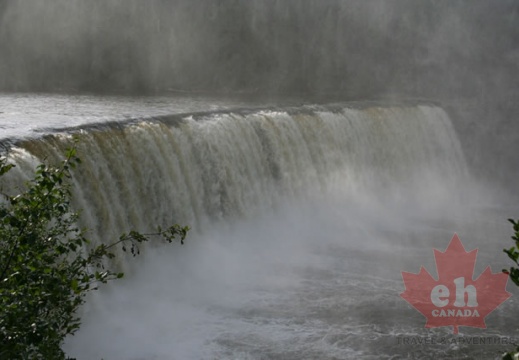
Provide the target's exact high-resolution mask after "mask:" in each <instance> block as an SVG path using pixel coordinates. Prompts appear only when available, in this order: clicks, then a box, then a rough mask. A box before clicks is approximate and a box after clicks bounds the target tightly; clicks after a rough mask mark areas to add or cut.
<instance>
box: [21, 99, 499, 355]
mask: <svg viewBox="0 0 519 360" xmlns="http://www.w3.org/2000/svg"><path fill="white" fill-rule="evenodd" d="M72 133H75V134H76V135H77V136H78V137H79V139H80V142H79V145H78V150H79V154H80V156H81V158H82V160H83V161H82V164H81V166H80V167H79V168H78V169H77V170H76V171H75V173H74V177H73V182H74V186H73V189H74V194H73V195H74V197H73V199H74V202H75V206H76V207H77V208H78V209H82V222H83V225H84V226H86V227H88V228H89V229H90V230H91V231H90V233H89V236H90V237H91V238H93V239H96V240H97V241H110V240H112V239H115V238H116V237H117V236H118V235H119V234H120V233H121V232H125V231H128V230H129V229H131V228H135V229H139V230H144V231H145V230H147V229H148V228H150V227H154V226H155V225H168V224H171V223H174V222H178V223H180V224H188V225H190V226H191V227H192V228H193V230H192V231H191V233H190V235H189V238H188V244H187V245H186V246H184V247H177V246H171V245H170V246H165V245H164V246H162V245H158V246H155V247H146V251H145V253H144V255H143V256H141V257H139V258H137V259H132V260H131V261H123V262H122V263H119V264H114V266H122V267H123V268H124V269H125V271H126V272H129V275H128V277H127V278H126V279H124V280H123V281H119V282H117V283H114V284H112V285H110V286H109V287H107V288H105V289H103V290H102V291H101V292H100V293H98V294H92V295H91V296H90V297H89V299H88V302H87V304H86V306H85V308H84V314H83V317H82V319H83V326H82V329H81V330H80V332H79V333H78V334H77V335H76V336H75V337H71V338H70V339H69V340H68V341H67V344H66V348H67V350H68V351H69V353H70V355H73V356H76V357H77V358H78V359H92V358H100V357H105V356H106V357H108V358H110V359H264V358H265V359H316V358H319V359H337V358H339V359H350V358H369V356H377V357H381V356H382V358H385V357H390V356H392V354H400V353H401V352H402V351H403V348H402V346H401V345H400V346H399V345H398V339H399V338H400V337H401V336H404V335H413V334H414V335H416V334H420V330H421V327H422V326H423V323H422V320H421V316H420V315H418V314H416V313H414V312H412V311H411V310H410V309H409V308H408V307H407V305H406V303H405V302H404V301H403V300H402V299H400V298H399V297H398V293H399V292H401V291H402V287H403V285H402V283H401V280H400V271H401V270H406V269H409V270H412V269H417V268H418V266H419V265H422V264H424V263H425V265H426V266H427V265H428V266H430V267H432V265H431V264H430V263H429V264H428V263H427V261H430V260H431V259H430V258H431V257H425V256H423V254H424V251H425V250H430V248H431V247H432V246H438V245H439V244H442V242H441V241H444V242H445V241H447V240H449V237H450V236H451V235H452V232H454V231H459V230H460V229H461V230H462V231H464V233H463V234H471V236H473V237H474V238H478V239H479V240H477V241H479V245H480V246H481V247H484V246H485V245H484V243H483V242H482V241H480V240H482V239H483V238H484V236H486V235H488V233H487V232H485V230H488V229H490V228H491V226H489V224H490V225H492V224H493V223H491V222H489V220H488V219H487V220H486V222H485V223H484V226H483V228H482V227H481V226H479V227H477V231H476V230H473V231H471V229H472V225H471V226H468V225H467V220H466V219H467V218H468V217H469V216H470V215H469V213H470V214H472V212H469V211H467V209H466V208H464V207H463V205H460V201H461V200H462V198H463V196H462V195H463V192H461V191H459V190H460V189H462V188H463V187H467V185H466V184H467V182H469V178H470V177H469V174H468V171H467V167H466V165H465V161H464V158H463V154H462V152H461V148H460V145H459V142H458V139H457V137H456V134H455V132H454V130H453V127H452V124H451V122H450V119H449V117H448V116H447V114H446V113H445V112H444V111H443V110H442V109H441V108H439V107H436V106H430V105H400V106H381V105H369V104H364V105H356V106H352V105H348V104H343V105H340V104H335V105H327V106H302V107H292V108H286V109H276V110H273V109H271V110H249V111H245V110H242V111H219V112H214V113H204V114H202V113H198V114H193V115H174V116H166V115H162V116H159V117H154V118H146V119H142V120H132V121H131V122H129V123H128V124H126V125H125V124H124V123H111V124H110V123H108V124H107V123H104V124H90V125H82V126H79V127H77V128H70V129H64V130H60V131H54V132H53V133H50V134H49V135H46V136H43V137H40V138H32V139H27V140H23V141H19V142H18V143H17V146H16V147H13V148H12V149H11V159H12V160H13V161H14V162H16V163H17V165H18V166H17V167H16V168H15V170H14V171H13V173H12V174H11V176H12V177H11V180H15V181H16V182H18V180H19V179H20V178H24V179H28V178H30V176H31V172H32V169H33V168H34V164H35V163H37V161H38V159H43V158H46V159H48V160H49V161H55V160H57V159H59V158H60V157H61V156H62V154H63V153H64V150H65V149H66V148H67V147H69V146H70V145H71V144H72V136H71V134H72ZM460 209H463V211H464V212H465V213H464V215H462V213H461V212H460ZM488 231H490V230H488ZM478 236H479V237H478ZM482 237H483V238H482ZM431 243H432V244H433V245H431ZM489 261H492V259H489ZM498 266H500V263H499V262H498ZM495 316H496V317H495V319H494V321H499V322H500V323H501V324H504V326H505V327H506V326H509V325H507V320H506V317H504V316H502V315H499V313H498V315H495ZM448 334H449V332H448V330H446V329H440V330H438V331H437V335H439V336H448ZM496 348H499V347H496ZM496 348H488V349H485V350H487V351H489V352H491V351H495V349H496ZM409 349H411V350H413V351H414V352H413V353H416V354H421V355H419V357H428V356H430V357H433V358H434V357H437V356H438V354H440V353H442V354H443V353H444V351H445V348H444V347H434V346H429V347H423V346H422V347H420V346H418V347H414V348H413V347H412V346H409V344H407V345H406V346H405V350H406V351H409ZM467 349H468V348H467V347H466V346H465V347H463V346H458V347H456V346H454V345H453V346H449V348H448V351H449V354H451V355H449V356H451V358H457V357H458V355H459V354H461V353H463V352H465V351H467Z"/></svg>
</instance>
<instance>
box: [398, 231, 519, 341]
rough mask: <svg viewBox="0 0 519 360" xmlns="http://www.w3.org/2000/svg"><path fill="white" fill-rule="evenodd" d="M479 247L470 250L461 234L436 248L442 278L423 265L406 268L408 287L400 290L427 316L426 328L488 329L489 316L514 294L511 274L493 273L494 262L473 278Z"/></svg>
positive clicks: (406, 283) (404, 275)
mask: <svg viewBox="0 0 519 360" xmlns="http://www.w3.org/2000/svg"><path fill="white" fill-rule="evenodd" d="M477 252H478V250H477V249H475V250H472V251H470V252H466V251H465V248H464V247H463V244H462V243H461V241H460V239H459V237H458V235H457V234H454V236H453V237H452V240H451V242H450V244H449V246H448V247H447V249H446V250H445V252H441V251H439V250H436V249H434V258H435V260H436V268H437V269H438V280H435V279H434V278H433V277H432V276H431V274H429V273H428V272H427V270H425V268H424V267H423V266H422V267H421V268H420V272H419V273H418V274H413V273H409V272H404V271H402V278H403V280H404V284H405V291H404V292H403V293H401V294H400V296H401V297H402V298H404V299H405V300H406V301H407V302H408V303H409V304H411V305H412V306H413V307H414V308H415V309H416V310H418V311H419V312H421V313H422V314H423V315H424V316H425V317H426V318H427V323H426V324H425V327H426V328H434V327H440V326H453V327H454V333H455V334H457V333H458V327H459V326H471V327H477V328H482V329H485V328H486V325H485V317H486V316H487V315H488V314H490V313H491V312H492V311H493V310H494V309H495V308H497V307H498V306H499V305H500V304H501V303H503V302H504V301H505V300H507V299H508V298H509V297H510V296H511V294H510V293H509V292H507V291H506V283H507V281H508V275H507V274H504V273H496V274H493V273H492V271H491V269H490V266H488V267H487V268H486V269H485V271H483V273H482V274H481V275H480V276H479V277H478V278H477V279H476V280H473V279H472V275H473V274H474V266H475V265H476V256H477Z"/></svg>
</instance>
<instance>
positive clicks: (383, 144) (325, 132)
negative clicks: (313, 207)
mask: <svg viewBox="0 0 519 360" xmlns="http://www.w3.org/2000/svg"><path fill="white" fill-rule="evenodd" d="M72 133H75V134H76V135H77V136H78V137H79V139H80V141H79V145H78V154H79V156H80V157H81V159H82V164H81V165H80V166H79V168H78V169H77V171H75V173H74V176H73V182H74V184H73V185H74V186H73V191H74V193H73V201H74V203H75V206H76V207H77V208H78V209H81V211H82V221H83V222H84V225H85V226H86V227H88V228H89V229H91V236H92V237H94V238H97V239H106V238H108V239H114V238H116V237H117V236H118V235H119V234H120V233H121V232H123V231H127V230H128V229H130V228H134V229H140V230H146V229H149V228H150V227H151V226H152V227H154V226H156V225H162V226H163V225H168V224H171V223H181V224H189V225H190V226H191V227H193V228H196V229H199V230H203V229H204V228H206V227H207V226H208V225H210V224H211V223H212V222H214V221H218V220H222V219H229V218H232V217H240V216H245V217H247V216H251V215H253V214H255V213H256V212H258V211H262V210H265V209H272V208H275V207H277V206H279V205H280V203H282V202H283V201H287V200H289V199H294V198H301V197H305V196H308V194H311V193H319V192H323V191H327V189H331V188H335V189H337V188H340V189H342V190H345V191H350V192H367V191H372V190H373V189H385V191H388V192H391V191H393V190H394V191H397V190H396V188H392V187H391V186H392V184H400V185H402V186H404V187H406V186H409V185H411V184H412V183H413V182H414V179H416V176H417V175H421V176H422V180H421V181H424V180H426V178H427V176H423V175H424V174H441V176H442V181H443V182H444V183H448V182H449V181H451V182H452V181H455V180H456V179H459V178H461V177H463V175H464V174H465V173H466V171H467V170H466V165H465V162H464V159H463V154H462V152H461V148H460V145H459V142H458V140H457V137H456V135H455V132H454V130H453V128H452V124H451V122H450V119H449V118H448V115H447V114H446V113H445V112H444V111H443V110H442V109H441V108H439V107H435V106H425V105H423V106H362V107H359V106H357V107H353V106H351V105H344V104H342V105H337V104H335V105H328V106H306V107H300V108H291V109H284V110H279V109H278V110H257V111H226V112H219V113H213V114H210V113H209V114H194V115H183V116H180V117H178V116H175V117H174V116H169V117H168V116H163V117H158V118H150V119H142V120H140V121H132V122H131V123H128V124H127V125H124V124H123V125H121V124H120V123H117V124H104V125H99V126H97V127H95V126H86V127H83V128H79V129H78V128H76V129H68V130H66V129H65V130H62V131H59V132H56V133H54V134H49V135H47V136H44V137H42V138H39V139H30V140H26V141H23V142H21V143H19V144H18V147H19V148H18V149H14V150H13V151H12V157H13V159H14V161H15V162H16V163H17V164H18V165H19V166H18V170H17V171H18V175H19V176H23V177H24V178H29V177H30V176H31V171H32V168H33V166H31V164H34V163H35V162H37V159H44V158H46V159H49V161H56V160H57V159H60V158H61V157H63V154H64V152H65V149H66V148H67V147H70V146H71V144H72V139H71V134H72ZM391 189H393V190H391Z"/></svg>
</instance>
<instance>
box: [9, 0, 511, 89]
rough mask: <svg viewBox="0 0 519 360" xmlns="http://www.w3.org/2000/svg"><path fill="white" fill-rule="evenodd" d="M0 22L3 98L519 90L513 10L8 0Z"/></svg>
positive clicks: (274, 0)
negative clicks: (74, 93) (13, 94)
mask: <svg viewBox="0 0 519 360" xmlns="http://www.w3.org/2000/svg"><path fill="white" fill-rule="evenodd" d="M0 1H1V0H0ZM0 11H1V13H0V16H1V18H0V21H1V22H0V47H1V48H0V49H1V51H0V88H1V89H4V90H17V91H25V90H30V91H33V90H64V91H67V90H86V91H103V90H104V91H122V92H150V91H157V90H158V91H161V90H167V89H181V90H192V91H210V92H213V91H219V92H238V91H242V92H269V93H288V94H306V93H311V94H315V93H337V92H339V93H342V94H346V95H348V96H349V97H353V98H365V97H366V96H373V95H380V94H386V93H393V92H396V93H399V94H401V93H403V94H407V95H418V96H429V97H431V96H433V97H438V96H442V95H447V96H452V95H455V96H462V95H463V96H473V95H477V96H481V95H484V93H485V92H490V93H492V92H493V87H494V86H497V85H499V86H502V84H503V83H506V85H507V86H509V87H516V86H517V85H518V84H517V82H516V81H515V79H511V78H510V76H509V74H510V73H514V72H515V73H517V72H518V71H519V65H518V64H519V51H518V50H517V47H516V44H517V43H518V41H519V27H518V26H517V23H518V21H519V2H518V1H516V0H500V1H495V0H421V1H417V0H369V1H366V0H251V1H242V0H215V1H202V0H200V1H196V0H146V1H140V0H89V1H83V0H3V1H1V2H0Z"/></svg>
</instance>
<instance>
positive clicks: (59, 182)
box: [0, 148, 189, 359]
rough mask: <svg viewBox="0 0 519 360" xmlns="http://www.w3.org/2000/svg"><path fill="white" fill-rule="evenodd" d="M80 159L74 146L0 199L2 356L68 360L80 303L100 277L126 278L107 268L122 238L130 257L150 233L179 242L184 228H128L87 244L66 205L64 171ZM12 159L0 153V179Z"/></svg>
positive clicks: (103, 279) (67, 173)
mask: <svg viewBox="0 0 519 360" xmlns="http://www.w3.org/2000/svg"><path fill="white" fill-rule="evenodd" d="M79 163H80V160H79V158H78V157H77V156H76V150H75V148H72V149H70V150H68V151H67V153H66V158H65V159H64V160H63V161H62V162H61V163H60V164H59V165H58V166H51V165H48V164H42V165H39V166H38V167H37V170H36V174H35V177H34V179H33V180H31V181H30V182H28V183H27V185H26V187H25V188H24V190H23V191H21V192H20V193H19V194H17V195H15V196H12V195H7V194H3V195H2V197H3V200H2V201H1V202H0V359H65V354H64V352H63V351H62V350H61V345H62V344H63V341H64V339H65V337H66V336H67V335H69V334H73V333H74V332H76V331H77V330H78V329H79V326H80V323H81V322H80V318H79V316H78V309H79V307H80V306H81V305H82V304H83V303H84V302H85V295H86V294H87V293H88V292H89V291H90V290H94V289H96V288H97V286H98V285H99V284H101V283H107V282H108V281H110V280H113V279H117V278H121V277H123V274H122V273H116V272H113V271H111V270H110V269H107V268H105V266H104V263H105V262H106V259H111V258H113V257H114V256H115V255H114V253H113V250H114V249H115V247H116V246H118V245H121V246H122V248H123V250H125V251H126V250H127V249H129V250H130V251H131V253H132V254H133V255H134V256H135V255H136V254H138V253H139V248H138V245H139V244H140V243H142V242H146V241H148V240H149V239H150V238H152V237H156V236H158V237H161V238H163V239H165V240H166V241H168V242H170V243H171V242H172V241H174V240H175V239H179V240H180V242H181V243H182V244H183V243H184V239H185V237H186V235H187V231H188V230H189V228H188V227H182V226H179V225H173V226H171V227H169V228H167V229H165V230H164V229H161V228H158V229H157V232H155V233H152V234H141V233H139V232H136V231H130V232H129V233H128V234H122V235H121V236H120V238H119V239H118V240H116V241H114V242H112V243H111V244H108V245H106V244H101V245H98V246H95V247H92V246H91V244H90V242H89V241H88V239H87V238H86V237H85V234H86V232H87V229H81V228H79V227H78V219H79V214H78V212H76V211H74V210H73V209H72V208H71V203H70V199H71V191H70V183H69V181H68V180H69V178H70V176H71V173H70V171H71V169H73V168H74V167H75V166H76V165H77V164H79ZM13 166H14V165H12V164H9V163H8V162H7V159H6V158H0V180H1V177H2V176H3V175H5V174H6V173H7V172H9V170H10V169H11V168H12V167H13Z"/></svg>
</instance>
